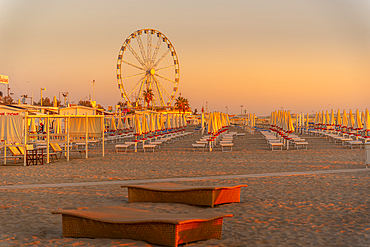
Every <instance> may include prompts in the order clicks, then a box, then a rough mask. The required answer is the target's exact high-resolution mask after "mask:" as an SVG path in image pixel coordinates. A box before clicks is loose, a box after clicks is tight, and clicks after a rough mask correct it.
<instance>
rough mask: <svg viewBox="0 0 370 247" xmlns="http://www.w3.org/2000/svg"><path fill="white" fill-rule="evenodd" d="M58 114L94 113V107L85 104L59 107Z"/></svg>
mask: <svg viewBox="0 0 370 247" xmlns="http://www.w3.org/2000/svg"><path fill="white" fill-rule="evenodd" d="M59 115H96V108H92V107H87V106H80V105H78V106H71V107H64V108H59Z"/></svg>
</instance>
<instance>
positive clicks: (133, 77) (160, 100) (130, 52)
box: [117, 29, 180, 107]
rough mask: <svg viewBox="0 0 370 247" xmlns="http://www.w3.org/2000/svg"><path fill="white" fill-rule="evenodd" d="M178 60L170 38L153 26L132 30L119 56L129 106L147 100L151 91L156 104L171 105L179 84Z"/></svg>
mask: <svg viewBox="0 0 370 247" xmlns="http://www.w3.org/2000/svg"><path fill="white" fill-rule="evenodd" d="M179 77H180V70H179V61H178V57H177V54H176V51H175V48H174V47H173V45H172V43H171V41H170V40H169V39H168V38H167V37H166V36H165V35H164V34H163V33H161V32H159V31H157V30H154V29H141V30H138V31H136V32H134V33H132V34H131V35H130V36H129V37H128V38H127V39H126V40H125V42H124V43H123V45H122V46H121V49H120V51H119V54H118V60H117V80H118V88H119V89H120V92H121V99H122V101H123V102H124V103H127V106H129V107H132V106H133V107H137V106H138V105H139V104H144V95H145V92H148V91H150V92H151V93H152V96H153V98H152V101H151V104H152V105H153V106H161V107H165V106H171V104H172V101H173V100H174V99H175V96H176V93H177V90H178V86H179Z"/></svg>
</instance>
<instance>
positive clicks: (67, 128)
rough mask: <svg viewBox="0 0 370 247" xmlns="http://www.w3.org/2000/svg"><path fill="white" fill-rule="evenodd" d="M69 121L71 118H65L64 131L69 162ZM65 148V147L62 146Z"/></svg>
mask: <svg viewBox="0 0 370 247" xmlns="http://www.w3.org/2000/svg"><path fill="white" fill-rule="evenodd" d="M70 119H71V117H67V118H66V119H65V128H66V131H67V143H66V144H67V150H66V151H67V161H69V120H70ZM64 148H65V146H64Z"/></svg>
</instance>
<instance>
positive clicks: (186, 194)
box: [121, 183, 247, 207]
mask: <svg viewBox="0 0 370 247" xmlns="http://www.w3.org/2000/svg"><path fill="white" fill-rule="evenodd" d="M121 187H122V188H125V187H127V188H128V201H129V202H159V203H165V202H166V203H184V204H190V205H199V206H210V207H213V206H214V205H218V204H224V203H232V202H240V188H241V187H247V185H237V186H232V187H214V186H188V185H183V184H175V183H150V184H142V185H127V186H121Z"/></svg>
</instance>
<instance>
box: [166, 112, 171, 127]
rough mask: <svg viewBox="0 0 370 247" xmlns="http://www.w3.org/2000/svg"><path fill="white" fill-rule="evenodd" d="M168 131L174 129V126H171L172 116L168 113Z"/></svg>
mask: <svg viewBox="0 0 370 247" xmlns="http://www.w3.org/2000/svg"><path fill="white" fill-rule="evenodd" d="M166 129H167V130H169V129H172V125H171V117H170V114H169V113H167V120H166Z"/></svg>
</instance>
